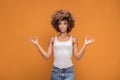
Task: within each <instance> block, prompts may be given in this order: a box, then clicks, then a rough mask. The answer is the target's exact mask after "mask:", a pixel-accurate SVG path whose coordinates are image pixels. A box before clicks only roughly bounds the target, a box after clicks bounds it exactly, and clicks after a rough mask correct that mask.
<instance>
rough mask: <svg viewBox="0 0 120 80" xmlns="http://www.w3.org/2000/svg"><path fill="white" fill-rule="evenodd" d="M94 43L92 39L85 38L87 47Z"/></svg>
mask: <svg viewBox="0 0 120 80" xmlns="http://www.w3.org/2000/svg"><path fill="white" fill-rule="evenodd" d="M94 41H95V40H94V38H92V37H88V36H86V38H85V45H89V44H91V43H93V42H94Z"/></svg>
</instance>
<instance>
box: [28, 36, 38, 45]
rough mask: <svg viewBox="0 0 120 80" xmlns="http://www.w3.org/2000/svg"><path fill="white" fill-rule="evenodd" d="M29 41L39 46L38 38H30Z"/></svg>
mask: <svg viewBox="0 0 120 80" xmlns="http://www.w3.org/2000/svg"><path fill="white" fill-rule="evenodd" d="M29 41H30V42H32V43H33V44H38V38H37V37H30V38H29Z"/></svg>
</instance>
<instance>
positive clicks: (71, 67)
mask: <svg viewBox="0 0 120 80" xmlns="http://www.w3.org/2000/svg"><path fill="white" fill-rule="evenodd" d="M53 69H57V70H68V69H74V66H70V67H67V68H58V67H56V66H54V65H53Z"/></svg>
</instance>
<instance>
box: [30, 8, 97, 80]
mask: <svg viewBox="0 0 120 80" xmlns="http://www.w3.org/2000/svg"><path fill="white" fill-rule="evenodd" d="M51 18H52V20H51V24H52V26H53V28H54V29H55V30H56V31H57V32H59V34H58V35H55V36H52V37H51V38H50V40H49V46H48V50H47V51H45V50H44V49H43V48H42V47H41V46H40V45H39V43H38V39H37V38H36V37H32V38H30V41H31V42H32V43H33V44H35V45H36V46H37V48H38V50H39V51H40V53H41V54H42V56H43V57H44V58H46V59H48V58H50V56H51V54H52V50H53V51H54V63H53V67H52V73H51V80H74V65H73V63H72V60H71V56H72V52H74V55H75V58H76V59H77V60H79V59H80V58H81V57H82V56H83V54H84V52H85V49H86V47H87V46H88V45H89V44H91V43H93V42H94V41H95V40H94V38H90V37H86V38H85V42H84V44H83V46H82V48H81V49H80V50H78V41H77V38H76V37H75V36H72V35H69V32H71V30H72V28H73V27H74V23H75V20H74V18H73V15H72V13H71V12H69V11H67V10H58V11H56V12H55V13H54V14H53V15H52V17H51Z"/></svg>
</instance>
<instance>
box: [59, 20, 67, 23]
mask: <svg viewBox="0 0 120 80" xmlns="http://www.w3.org/2000/svg"><path fill="white" fill-rule="evenodd" d="M59 23H67V20H61V21H59Z"/></svg>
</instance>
